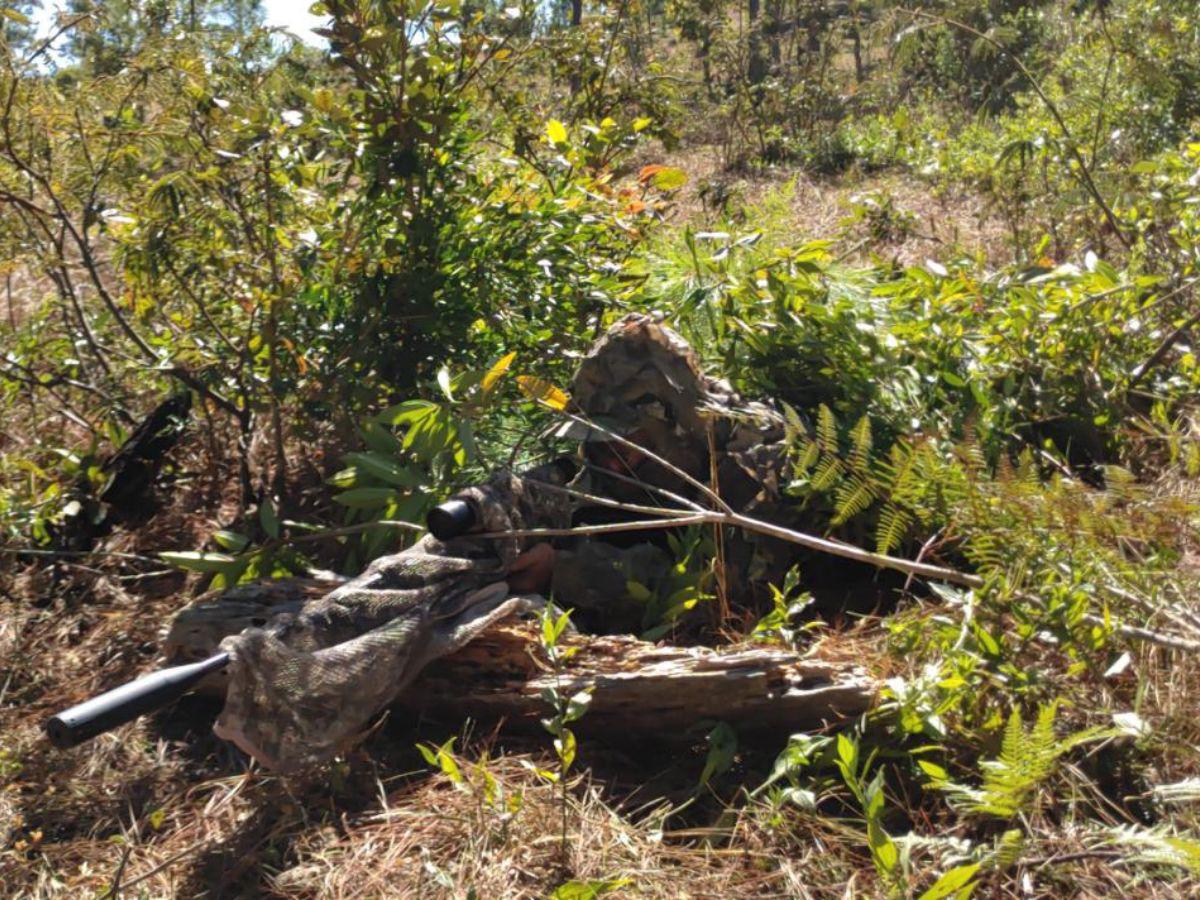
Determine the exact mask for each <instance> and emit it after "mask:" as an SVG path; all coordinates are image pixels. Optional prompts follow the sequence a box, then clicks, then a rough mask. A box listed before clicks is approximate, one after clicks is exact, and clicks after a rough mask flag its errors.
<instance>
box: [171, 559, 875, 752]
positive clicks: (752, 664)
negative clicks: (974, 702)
mask: <svg viewBox="0 0 1200 900" xmlns="http://www.w3.org/2000/svg"><path fill="white" fill-rule="evenodd" d="M328 590H329V583H328V582H319V581H309V580H306V579H299V578H297V579H286V580H283V581H275V582H263V583H260V584H252V585H243V586H241V587H238V588H234V589H233V590H230V591H227V592H225V593H223V594H220V595H216V596H212V597H209V598H205V599H203V600H202V601H201V602H199V603H197V604H196V605H194V606H191V607H188V608H187V609H185V610H183V611H182V612H181V613H180V614H179V616H178V617H177V618H176V620H175V622H174V623H173V624H172V626H171V628H170V631H169V633H168V635H167V638H166V646H167V657H168V660H169V661H171V662H175V663H179V662H188V661H194V660H198V659H203V658H205V657H207V656H209V655H211V654H212V653H213V652H215V650H216V646H217V644H218V643H220V640H221V638H223V637H224V636H225V635H227V634H234V633H236V632H238V631H240V630H242V629H243V628H246V627H249V626H251V625H262V624H264V623H265V622H266V621H267V620H268V619H270V617H271V616H273V615H275V614H276V613H278V612H284V611H289V610H294V609H295V608H296V607H297V606H298V605H299V603H300V602H302V601H303V599H304V598H305V597H309V596H314V595H317V594H319V593H320V592H323V591H328ZM560 643H561V644H562V645H563V646H565V647H570V648H572V650H573V653H572V654H571V656H570V658H569V659H568V660H567V661H566V663H565V664H564V667H563V670H562V672H561V673H560V674H558V675H556V674H555V673H554V672H553V671H552V670H551V668H550V667H549V666H548V665H547V663H546V661H545V658H546V657H545V653H544V652H543V650H542V648H541V646H540V644H539V641H538V638H537V628H536V623H529V622H518V621H513V622H511V623H502V624H500V625H497V626H495V627H493V628H491V629H489V630H488V631H486V632H484V633H483V634H481V635H480V636H479V637H477V638H476V639H475V640H474V641H472V642H471V643H469V644H467V645H466V646H465V647H463V648H462V649H461V650H459V651H457V652H456V653H453V654H451V655H449V656H446V657H443V658H441V659H439V660H436V661H435V662H433V663H431V664H430V665H429V666H428V667H427V668H426V669H425V670H424V671H423V672H422V673H421V674H420V675H419V676H418V677H417V679H416V680H415V681H414V682H413V684H412V685H411V687H410V688H409V689H408V690H407V691H405V693H404V694H403V695H402V697H401V698H400V700H399V701H398V703H397V706H398V707H399V708H400V709H402V710H403V711H404V712H405V713H408V714H418V715H423V716H426V717H430V718H436V719H439V720H462V719H465V718H468V717H469V718H474V719H480V720H488V721H497V720H504V721H505V722H506V725H507V726H508V727H513V728H522V727H533V728H540V725H539V723H540V720H541V719H542V718H544V717H545V716H546V715H547V713H548V711H549V708H548V706H547V703H546V700H545V699H544V698H543V697H542V692H543V691H544V690H545V689H546V688H549V687H556V688H557V689H558V690H559V692H560V693H563V694H566V695H568V696H569V695H571V694H574V693H576V692H578V691H581V690H584V689H590V690H591V692H592V701H591V705H590V706H589V708H588V713H587V715H586V716H585V717H584V719H583V720H581V721H580V722H579V723H578V730H579V731H580V732H581V733H586V732H589V731H591V732H603V733H606V734H609V735H612V734H627V735H629V736H639V735H640V736H646V737H650V736H653V737H656V738H659V739H661V738H662V737H664V736H666V737H671V736H678V737H680V738H684V737H686V736H687V735H686V734H685V732H689V731H690V729H691V728H692V726H695V725H697V724H700V723H703V722H706V721H707V722H711V721H714V720H719V721H724V722H728V723H729V724H731V725H734V726H736V727H737V728H738V729H739V731H753V730H771V731H776V732H778V731H786V732H789V733H790V732H792V731H807V730H812V729H815V728H821V727H824V726H826V725H833V724H836V723H838V722H843V721H846V720H848V719H851V718H854V717H855V716H858V715H860V714H861V713H863V712H865V711H866V710H867V709H869V708H870V707H871V705H872V703H873V702H874V699H875V695H876V692H877V688H878V684H877V682H876V681H875V680H874V679H873V678H871V677H870V676H869V675H868V674H867V672H866V671H865V670H863V669H862V668H860V667H857V666H852V665H848V664H846V663H841V662H830V661H827V660H822V659H818V658H814V657H805V656H804V655H803V654H801V653H798V652H795V651H790V650H785V649H781V648H778V647H766V646H761V645H743V646H736V647H727V648H719V649H714V648H709V647H675V646H660V645H657V644H652V643H649V642H647V641H641V640H638V639H637V638H634V637H629V636H603V637H601V636H591V635H582V634H574V635H564V636H563V637H562V638H561V639H560ZM226 679H227V676H226V675H225V673H223V672H217V673H215V674H213V675H210V676H209V677H208V678H207V679H206V681H205V682H204V683H203V684H202V685H201V687H200V690H201V691H203V692H205V693H209V694H223V693H224V690H225V685H226V683H227V681H226Z"/></svg>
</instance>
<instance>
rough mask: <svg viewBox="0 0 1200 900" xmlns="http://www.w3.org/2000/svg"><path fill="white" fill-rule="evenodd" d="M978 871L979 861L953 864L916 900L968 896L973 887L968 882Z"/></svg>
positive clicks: (943, 899)
mask: <svg viewBox="0 0 1200 900" xmlns="http://www.w3.org/2000/svg"><path fill="white" fill-rule="evenodd" d="M978 871H979V863H971V864H970V865H967V866H955V867H954V868H953V869H950V870H949V871H946V872H943V873H942V876H941V877H940V878H939V879H938V880H937V881H935V882H934V883H933V884H932V885H931V886H930V888H929V890H927V891H925V893H923V894H922V895H921V896H920V897H919V898H918V900H945V898H946V897H951V896H954V897H968V896H970V892H971V890H973V889H974V885H973V884H968V882H970V881H971V879H972V878H974V877H975V873H976V872H978ZM964 891H965V893H964Z"/></svg>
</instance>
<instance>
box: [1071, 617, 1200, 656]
mask: <svg viewBox="0 0 1200 900" xmlns="http://www.w3.org/2000/svg"><path fill="white" fill-rule="evenodd" d="M1083 621H1085V622H1087V623H1088V624H1089V625H1099V626H1100V627H1101V628H1105V627H1111V628H1112V629H1113V631H1115V632H1116V633H1117V634H1119V635H1121V637H1125V638H1131V639H1133V640H1138V641H1145V642H1146V643H1148V644H1154V645H1156V646H1158V647H1166V648H1168V649H1170V650H1188V651H1191V652H1192V653H1197V652H1200V641H1192V640H1188V639H1187V638H1181V637H1176V636H1175V635H1173V634H1163V633H1162V632H1161V631H1151V630H1150V629H1149V628H1136V627H1134V626H1133V625H1110V624H1107V623H1105V621H1104V620H1103V619H1102V618H1100V617H1099V616H1096V615H1092V614H1091V613H1084V615H1083Z"/></svg>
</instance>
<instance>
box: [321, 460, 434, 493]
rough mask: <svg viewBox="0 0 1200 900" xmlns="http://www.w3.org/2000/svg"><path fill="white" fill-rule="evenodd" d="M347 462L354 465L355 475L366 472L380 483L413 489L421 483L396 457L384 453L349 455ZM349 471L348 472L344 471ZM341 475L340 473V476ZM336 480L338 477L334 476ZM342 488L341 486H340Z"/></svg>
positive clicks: (416, 475) (417, 476)
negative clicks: (384, 482)
mask: <svg viewBox="0 0 1200 900" xmlns="http://www.w3.org/2000/svg"><path fill="white" fill-rule="evenodd" d="M346 462H348V463H352V464H353V467H354V472H355V474H358V473H359V472H365V473H366V474H368V475H370V476H371V477H373V478H378V479H379V480H380V481H386V482H387V483H388V484H394V485H396V486H397V487H404V488H412V487H416V486H417V485H419V484H420V483H421V476H420V475H419V474H417V473H416V472H413V471H412V470H411V469H409V468H408V467H407V466H402V465H400V463H399V462H397V461H396V459H395V458H394V457H391V456H387V455H385V454H383V453H376V452H374V451H370V452H367V453H347V454H346ZM343 471H347V470H343ZM340 474H341V473H340V472H339V473H338V475H340ZM334 477H335V478H336V477H338V476H336V475H335V476H334ZM339 486H340V485H339Z"/></svg>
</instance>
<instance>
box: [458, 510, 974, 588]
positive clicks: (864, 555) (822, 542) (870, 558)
mask: <svg viewBox="0 0 1200 900" xmlns="http://www.w3.org/2000/svg"><path fill="white" fill-rule="evenodd" d="M687 525H725V526H731V527H734V528H741V529H743V530H744V531H752V532H755V533H757V534H764V535H767V536H768V537H773V538H778V539H779V540H783V541H787V542H788V543H792V544H799V545H800V546H801V547H806V548H808V549H810V550H817V551H819V552H822V553H828V554H830V555H832V556H840V557H842V558H844V559H851V560H854V561H855V562H862V563H867V564H869V565H873V566H876V567H878V568H881V569H895V570H897V571H900V572H907V573H910V574H913V575H919V576H921V577H923V578H931V579H933V580H935V581H946V582H949V583H951V584H958V585H962V586H964V587H971V588H979V587H983V585H984V580H983V579H982V578H980V577H979V576H978V575H969V574H967V573H966V572H959V571H958V570H956V569H947V568H945V567H943V566H934V565H930V564H929V563H921V562H913V561H912V560H908V559H900V558H899V557H896V556H888V555H886V554H883V553H872V552H871V551H870V550H863V549H862V548H860V547H855V546H854V545H853V544H843V543H841V542H840V541H831V540H829V539H827V538H821V537H817V536H816V535H811V534H805V533H804V532H802V531H793V530H792V529H790V528H784V527H782V526H781V525H772V524H771V523H770V522H764V521H762V520H761V519H754V518H751V517H750V516H743V515H741V514H739V513H723V512H716V511H704V512H680V513H679V514H678V515H673V516H670V517H668V518H662V519H646V520H642V521H640V522H614V523H611V524H608V525H582V526H576V527H574V528H522V529H516V530H513V531H488V532H483V533H482V534H476V535H472V536H473V537H481V538H504V537H567V536H571V535H587V534H614V533H617V532H622V531H645V530H649V529H655V528H681V527H684V526H687Z"/></svg>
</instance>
